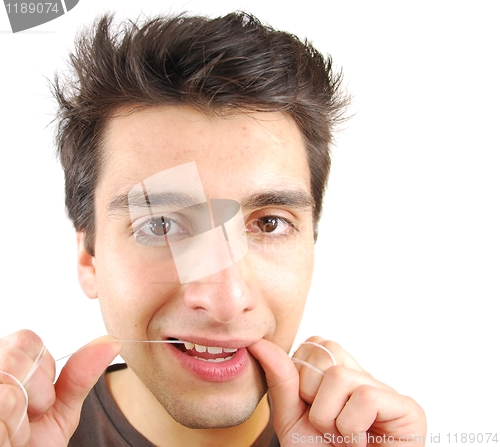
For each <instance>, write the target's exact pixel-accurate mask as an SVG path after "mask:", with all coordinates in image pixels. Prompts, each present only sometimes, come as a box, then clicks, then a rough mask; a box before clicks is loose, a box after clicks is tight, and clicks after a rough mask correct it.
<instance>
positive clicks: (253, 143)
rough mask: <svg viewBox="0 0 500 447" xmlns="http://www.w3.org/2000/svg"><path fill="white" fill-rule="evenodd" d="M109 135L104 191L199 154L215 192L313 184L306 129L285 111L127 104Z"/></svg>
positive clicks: (209, 189)
mask: <svg viewBox="0 0 500 447" xmlns="http://www.w3.org/2000/svg"><path fill="white" fill-rule="evenodd" d="M103 142H104V145H103V151H104V157H103V159H104V162H103V170H102V173H101V178H100V181H99V185H98V188H97V192H98V195H102V194H104V195H105V196H113V195H118V194H123V193H126V192H127V191H128V190H130V189H131V188H133V187H134V186H135V185H137V184H138V183H139V182H141V181H142V180H144V179H146V178H148V177H150V176H152V175H154V174H156V173H158V172H161V171H164V170H167V169H170V168H173V167H176V166H179V165H182V164H185V163H189V162H193V161H194V162H195V163H196V165H197V167H198V171H199V174H200V178H201V181H202V183H203V187H204V189H205V191H206V193H207V194H208V195H210V196H212V197H225V198H234V199H236V200H238V196H239V195H241V194H248V193H249V192H251V191H253V190H260V189H263V188H266V189H284V188H291V189H301V190H304V191H306V192H309V189H310V187H309V183H310V181H309V169H308V162H307V154H306V150H305V145H304V142H303V139H302V136H301V134H300V131H299V130H298V128H297V126H296V124H295V122H294V121H293V120H292V119H291V118H289V117H287V116H285V115H284V114H281V113H277V112H265V113H238V114H235V113H233V114H229V115H224V116H209V115H206V114H203V113H201V112H198V111H196V110H194V109H191V108H189V107H178V106H171V107H161V108H160V107H158V108H142V109H137V110H134V111H124V112H122V113H119V114H116V116H114V117H113V118H112V119H111V120H110V122H109V124H108V127H107V129H106V134H105V138H104V140H103Z"/></svg>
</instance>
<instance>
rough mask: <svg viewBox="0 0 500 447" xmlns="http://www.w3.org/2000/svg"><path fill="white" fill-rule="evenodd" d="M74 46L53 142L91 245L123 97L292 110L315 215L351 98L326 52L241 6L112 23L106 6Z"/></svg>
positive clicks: (126, 101) (61, 84) (216, 108)
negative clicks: (112, 127) (109, 134)
mask: <svg viewBox="0 0 500 447" xmlns="http://www.w3.org/2000/svg"><path fill="white" fill-rule="evenodd" d="M75 48H76V49H75V52H74V53H73V54H71V55H70V69H71V70H70V72H69V74H67V75H65V76H64V77H59V76H56V79H55V83H54V85H53V90H54V94H55V96H56V98H57V100H58V102H59V106H60V108H59V114H58V119H59V127H58V132H57V152H58V155H59V157H60V160H61V163H62V166H63V169H64V173H65V181H66V207H67V210H68V214H69V217H70V218H71V220H72V221H73V224H74V226H75V228H76V230H77V231H85V233H86V239H85V240H86V248H87V250H88V251H89V252H90V253H91V254H93V244H94V233H95V222H94V220H95V216H94V192H95V189H96V185H97V182H98V181H99V173H100V167H101V166H102V157H101V155H102V148H101V143H102V139H103V132H104V129H105V126H106V124H107V122H108V120H109V118H110V117H111V116H112V114H113V113H114V112H115V111H117V109H119V108H122V107H124V106H160V105H187V106H191V107H194V108H197V109H198V110H201V111H203V112H204V113H226V112H239V111H240V112H249V111H280V112H283V113H285V114H287V115H288V116H290V117H292V118H293V119H294V121H295V123H296V124H297V126H298V128H299V129H300V131H301V133H302V136H303V138H304V141H305V144H306V148H307V153H308V161H309V168H310V171H311V191H312V195H313V197H314V200H315V210H314V219H315V222H316V223H317V221H318V219H319V216H320V214H321V208H322V200H323V194H324V190H325V186H326V181H327V178H328V174H329V171H330V153H329V145H330V143H331V141H332V129H333V127H334V126H335V125H336V124H338V123H339V122H340V121H342V120H343V113H344V111H345V108H346V106H347V105H348V98H347V96H346V95H345V94H344V93H343V91H342V90H341V88H340V85H341V78H342V76H341V73H334V72H333V71H332V61H331V58H330V57H329V56H328V57H326V58H325V57H323V56H322V55H321V54H320V53H319V52H318V51H317V50H316V49H315V48H314V47H313V46H312V45H310V44H309V42H307V41H305V42H302V41H300V40H299V39H298V38H297V37H296V36H294V35H291V34H289V33H286V32H281V31H276V30H274V29H272V28H270V27H269V26H265V25H263V24H261V23H260V22H259V21H258V20H257V19H256V18H255V17H253V16H251V15H249V14H246V13H232V14H228V15H226V16H224V17H220V18H215V19H209V18H206V17H188V16H186V15H177V16H167V17H159V18H155V19H152V20H148V21H146V22H144V23H133V22H125V23H122V24H121V25H120V26H117V27H115V26H113V24H112V17H111V16H104V17H103V18H101V19H99V20H98V21H96V23H95V24H94V26H93V27H92V28H90V29H87V30H84V31H83V32H82V33H81V34H80V35H79V36H78V37H77V40H76V47H75ZM315 233H316V231H315Z"/></svg>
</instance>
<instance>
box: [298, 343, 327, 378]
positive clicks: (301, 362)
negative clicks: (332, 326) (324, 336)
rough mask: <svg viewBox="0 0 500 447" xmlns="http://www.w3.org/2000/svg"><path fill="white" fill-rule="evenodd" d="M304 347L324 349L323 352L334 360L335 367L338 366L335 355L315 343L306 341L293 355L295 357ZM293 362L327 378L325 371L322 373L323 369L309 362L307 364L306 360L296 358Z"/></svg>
mask: <svg viewBox="0 0 500 447" xmlns="http://www.w3.org/2000/svg"><path fill="white" fill-rule="evenodd" d="M302 345H312V346H315V347H317V348H320V349H322V350H323V351H325V352H326V353H328V355H329V356H330V358H331V359H332V361H333V366H337V361H336V360H335V357H334V356H333V354H332V353H331V352H330V350H329V349H328V348H327V347H326V346H323V345H321V344H319V343H316V342H314V341H305V342H304V343H301V344H300V345H299V346H297V349H296V350H295V352H294V353H293V355H295V353H296V352H297V351H298V350H299V348H300V347H301V346H302ZM292 362H294V363H298V364H299V365H302V366H305V367H306V368H309V369H310V370H311V371H314V372H315V373H318V374H319V375H320V376H322V377H324V376H325V373H324V372H323V371H321V369H319V368H316V366H314V365H312V364H311V363H309V362H306V361H304V360H301V359H296V358H294V357H292Z"/></svg>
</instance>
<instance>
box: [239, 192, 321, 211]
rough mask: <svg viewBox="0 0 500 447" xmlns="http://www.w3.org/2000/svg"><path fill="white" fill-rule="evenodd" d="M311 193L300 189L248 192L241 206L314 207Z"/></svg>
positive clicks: (245, 207)
mask: <svg viewBox="0 0 500 447" xmlns="http://www.w3.org/2000/svg"><path fill="white" fill-rule="evenodd" d="M314 205H315V202H314V199H313V197H312V196H311V194H309V193H308V192H306V191H302V190H276V191H262V192H256V193H253V194H250V195H249V196H247V197H245V198H244V199H243V200H242V202H241V208H242V209H247V208H250V209H252V208H263V207H266V206H286V207H290V208H297V209H300V208H304V209H305V208H314Z"/></svg>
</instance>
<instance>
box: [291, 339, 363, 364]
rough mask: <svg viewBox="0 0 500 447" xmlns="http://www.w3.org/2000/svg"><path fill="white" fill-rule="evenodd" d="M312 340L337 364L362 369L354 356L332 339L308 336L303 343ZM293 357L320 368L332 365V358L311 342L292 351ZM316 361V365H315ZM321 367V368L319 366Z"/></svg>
mask: <svg viewBox="0 0 500 447" xmlns="http://www.w3.org/2000/svg"><path fill="white" fill-rule="evenodd" d="M308 342H313V343H317V344H320V345H322V346H324V347H325V348H326V349H327V350H328V351H329V352H330V353H331V354H332V356H333V358H334V359H335V361H336V364H337V365H340V366H345V367H347V368H351V369H355V370H357V371H364V370H363V368H361V366H360V365H359V363H358V362H357V361H356V360H355V359H354V357H353V356H352V355H351V354H349V353H348V352H347V351H346V350H345V349H343V348H342V346H340V345H339V344H338V343H336V342H334V341H332V340H325V339H324V338H321V337H318V336H313V337H309V338H308V339H307V340H306V342H305V343H308ZM293 356H294V357H297V358H300V359H302V360H306V361H308V362H311V363H312V364H314V365H315V366H318V367H319V368H320V369H323V370H326V369H328V368H329V367H330V366H333V365H332V363H333V362H332V358H331V356H330V355H328V353H327V352H325V351H324V350H323V349H319V348H318V347H316V346H314V345H311V344H303V345H302V346H300V347H299V348H298V349H297V350H296V351H295V353H294V355H293ZM316 363H318V365H316ZM321 367H323V368H321Z"/></svg>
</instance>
